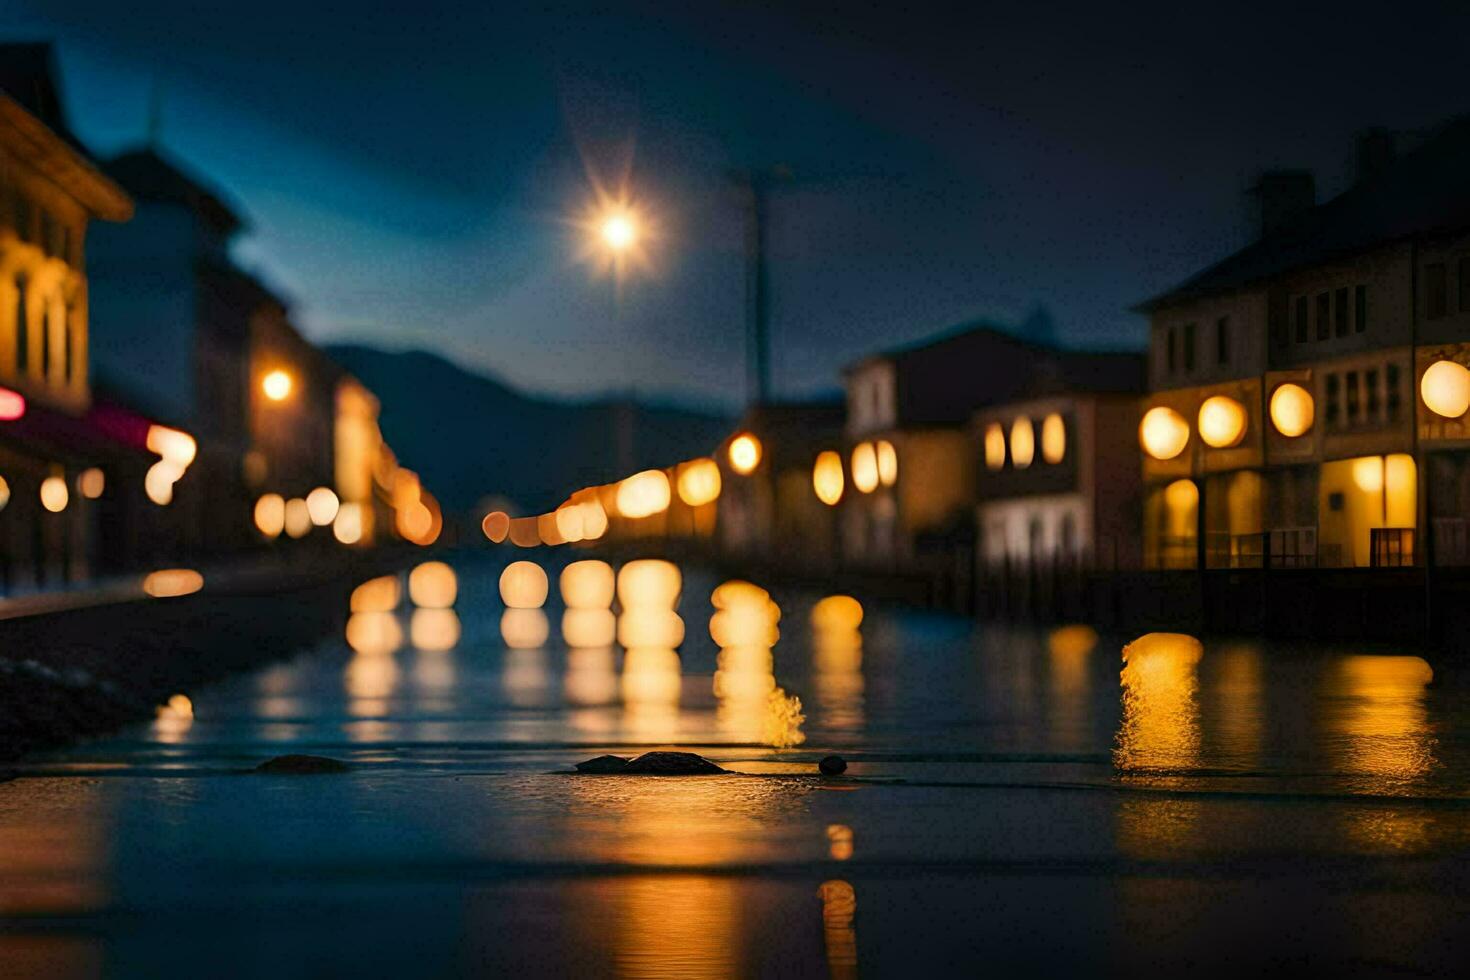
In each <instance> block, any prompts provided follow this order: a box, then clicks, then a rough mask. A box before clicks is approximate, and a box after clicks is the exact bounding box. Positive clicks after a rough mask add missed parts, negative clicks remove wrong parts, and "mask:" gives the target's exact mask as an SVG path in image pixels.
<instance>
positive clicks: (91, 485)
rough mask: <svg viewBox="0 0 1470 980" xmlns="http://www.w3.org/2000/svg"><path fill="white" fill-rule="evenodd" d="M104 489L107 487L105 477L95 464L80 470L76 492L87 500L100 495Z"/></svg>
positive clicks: (94, 498)
mask: <svg viewBox="0 0 1470 980" xmlns="http://www.w3.org/2000/svg"><path fill="white" fill-rule="evenodd" d="M105 489H107V477H106V476H104V475H103V473H102V471H101V470H100V469H98V468H97V467H95V466H93V467H91V468H90V469H85V470H82V472H81V474H80V475H79V476H78V477H77V492H78V493H80V494H81V495H82V496H83V497H86V498H87V499H88V500H96V499H97V498H98V497H100V496H102V491H103V490H105Z"/></svg>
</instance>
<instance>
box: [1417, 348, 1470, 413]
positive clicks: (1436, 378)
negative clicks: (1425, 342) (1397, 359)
mask: <svg viewBox="0 0 1470 980" xmlns="http://www.w3.org/2000/svg"><path fill="white" fill-rule="evenodd" d="M1419 394H1420V396H1421V397H1423V399H1424V404H1425V405H1427V406H1428V407H1429V410H1430V411H1431V412H1434V413H1435V414H1436V415H1441V416H1443V417H1445V418H1447V419H1457V418H1459V417H1460V416H1462V415H1464V414H1465V413H1466V412H1467V411H1470V369H1467V368H1466V367H1465V365H1463V364H1457V363H1456V362H1454V361H1435V362H1434V363H1433V364H1431V365H1429V367H1428V368H1426V369H1425V371H1424V377H1423V378H1421V379H1420V381H1419Z"/></svg>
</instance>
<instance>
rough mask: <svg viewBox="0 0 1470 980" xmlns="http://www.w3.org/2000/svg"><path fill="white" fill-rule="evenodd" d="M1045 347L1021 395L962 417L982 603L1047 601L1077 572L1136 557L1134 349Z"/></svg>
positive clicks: (994, 607) (1016, 610)
mask: <svg viewBox="0 0 1470 980" xmlns="http://www.w3.org/2000/svg"><path fill="white" fill-rule="evenodd" d="M1044 357H1045V360H1044V362H1043V363H1044V367H1043V368H1042V369H1040V370H1034V371H1033V372H1032V382H1031V389H1030V392H1029V393H1028V395H1027V396H1026V397H1023V398H1021V399H1018V400H1016V401H1012V402H1006V403H1003V404H997V405H991V406H988V407H986V408H984V409H981V410H980V411H978V412H976V413H975V414H974V416H973V418H972V422H971V433H972V436H973V441H972V443H971V445H972V447H973V448H972V450H971V460H972V466H973V468H974V471H975V473H976V476H975V501H976V503H975V525H976V529H977V532H978V542H977V548H976V563H977V567H976V575H977V579H978V582H979V585H980V589H981V591H982V594H983V598H984V601H985V603H986V605H987V606H988V607H989V608H990V611H992V612H1000V611H1008V612H1010V613H1012V614H1021V613H1025V612H1030V611H1036V610H1038V609H1042V608H1051V609H1053V610H1054V609H1055V601H1056V600H1057V599H1058V598H1059V596H1060V595H1061V594H1062V593H1063V592H1064V591H1065V590H1068V589H1075V588H1078V587H1080V585H1081V580H1080V577H1081V575H1082V573H1084V572H1086V571H1089V570H1092V569H1095V568H1102V569H1114V568H1118V567H1123V568H1131V567H1136V565H1137V563H1138V560H1139V553H1138V544H1137V539H1138V530H1137V511H1138V499H1139V492H1140V482H1139V474H1138V467H1137V457H1136V455H1135V453H1136V447H1137V445H1138V443H1137V435H1136V428H1137V424H1138V423H1137V419H1138V396H1139V394H1140V393H1141V392H1142V391H1143V389H1144V359H1143V356H1142V355H1136V354H1125V353H1088V352H1082V351H1076V352H1072V351H1067V352H1063V351H1054V352H1049V353H1047V354H1045V355H1044ZM1018 435H1020V437H1021V438H1022V439H1024V440H1025V444H1024V445H1021V446H1018V445H1017V442H1018ZM997 439H998V440H999V445H998V446H997ZM1023 460H1024V461H1025V465H1022V461H1023ZM997 463H998V464H999V465H996V464H997Z"/></svg>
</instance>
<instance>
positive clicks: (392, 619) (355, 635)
mask: <svg viewBox="0 0 1470 980" xmlns="http://www.w3.org/2000/svg"><path fill="white" fill-rule="evenodd" d="M347 645H348V646H349V647H351V648H352V649H353V650H354V651H355V652H356V653H359V654H362V655H363V656H370V657H378V656H387V655H389V654H391V653H393V652H394V651H396V650H397V649H398V648H399V647H400V646H402V645H403V627H402V626H401V625H400V624H399V622H398V617H397V616H395V615H393V614H392V613H390V612H355V613H353V614H352V615H351V616H349V617H347Z"/></svg>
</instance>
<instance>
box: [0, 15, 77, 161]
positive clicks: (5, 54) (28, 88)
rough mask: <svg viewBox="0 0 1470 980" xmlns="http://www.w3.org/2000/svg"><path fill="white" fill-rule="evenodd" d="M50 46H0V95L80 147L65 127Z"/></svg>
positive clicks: (41, 43) (24, 44) (15, 44)
mask: <svg viewBox="0 0 1470 980" xmlns="http://www.w3.org/2000/svg"><path fill="white" fill-rule="evenodd" d="M55 69H56V65H55V58H54V57H53V56H52V52H51V45H50V44H49V43H47V42H45V41H28V42H12V43H9V44H0V91H3V92H4V93H5V94H6V95H8V96H10V97H11V98H12V99H14V100H15V101H16V102H18V103H20V104H21V106H22V107H24V108H25V110H26V111H27V112H29V113H30V114H31V115H33V116H35V117H36V118H37V119H39V120H41V122H43V123H45V124H46V126H47V127H48V128H49V129H50V130H51V131H52V132H54V133H55V134H56V135H58V136H60V137H61V138H62V139H64V140H66V141H67V142H68V143H70V144H72V146H74V147H78V148H79V147H80V144H79V143H77V140H76V137H74V136H73V135H72V134H71V129H70V127H68V126H67V121H66V108H65V106H64V105H63V104H62V101H61V83H60V82H59V81H58V80H57V75H56V70H55Z"/></svg>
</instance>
